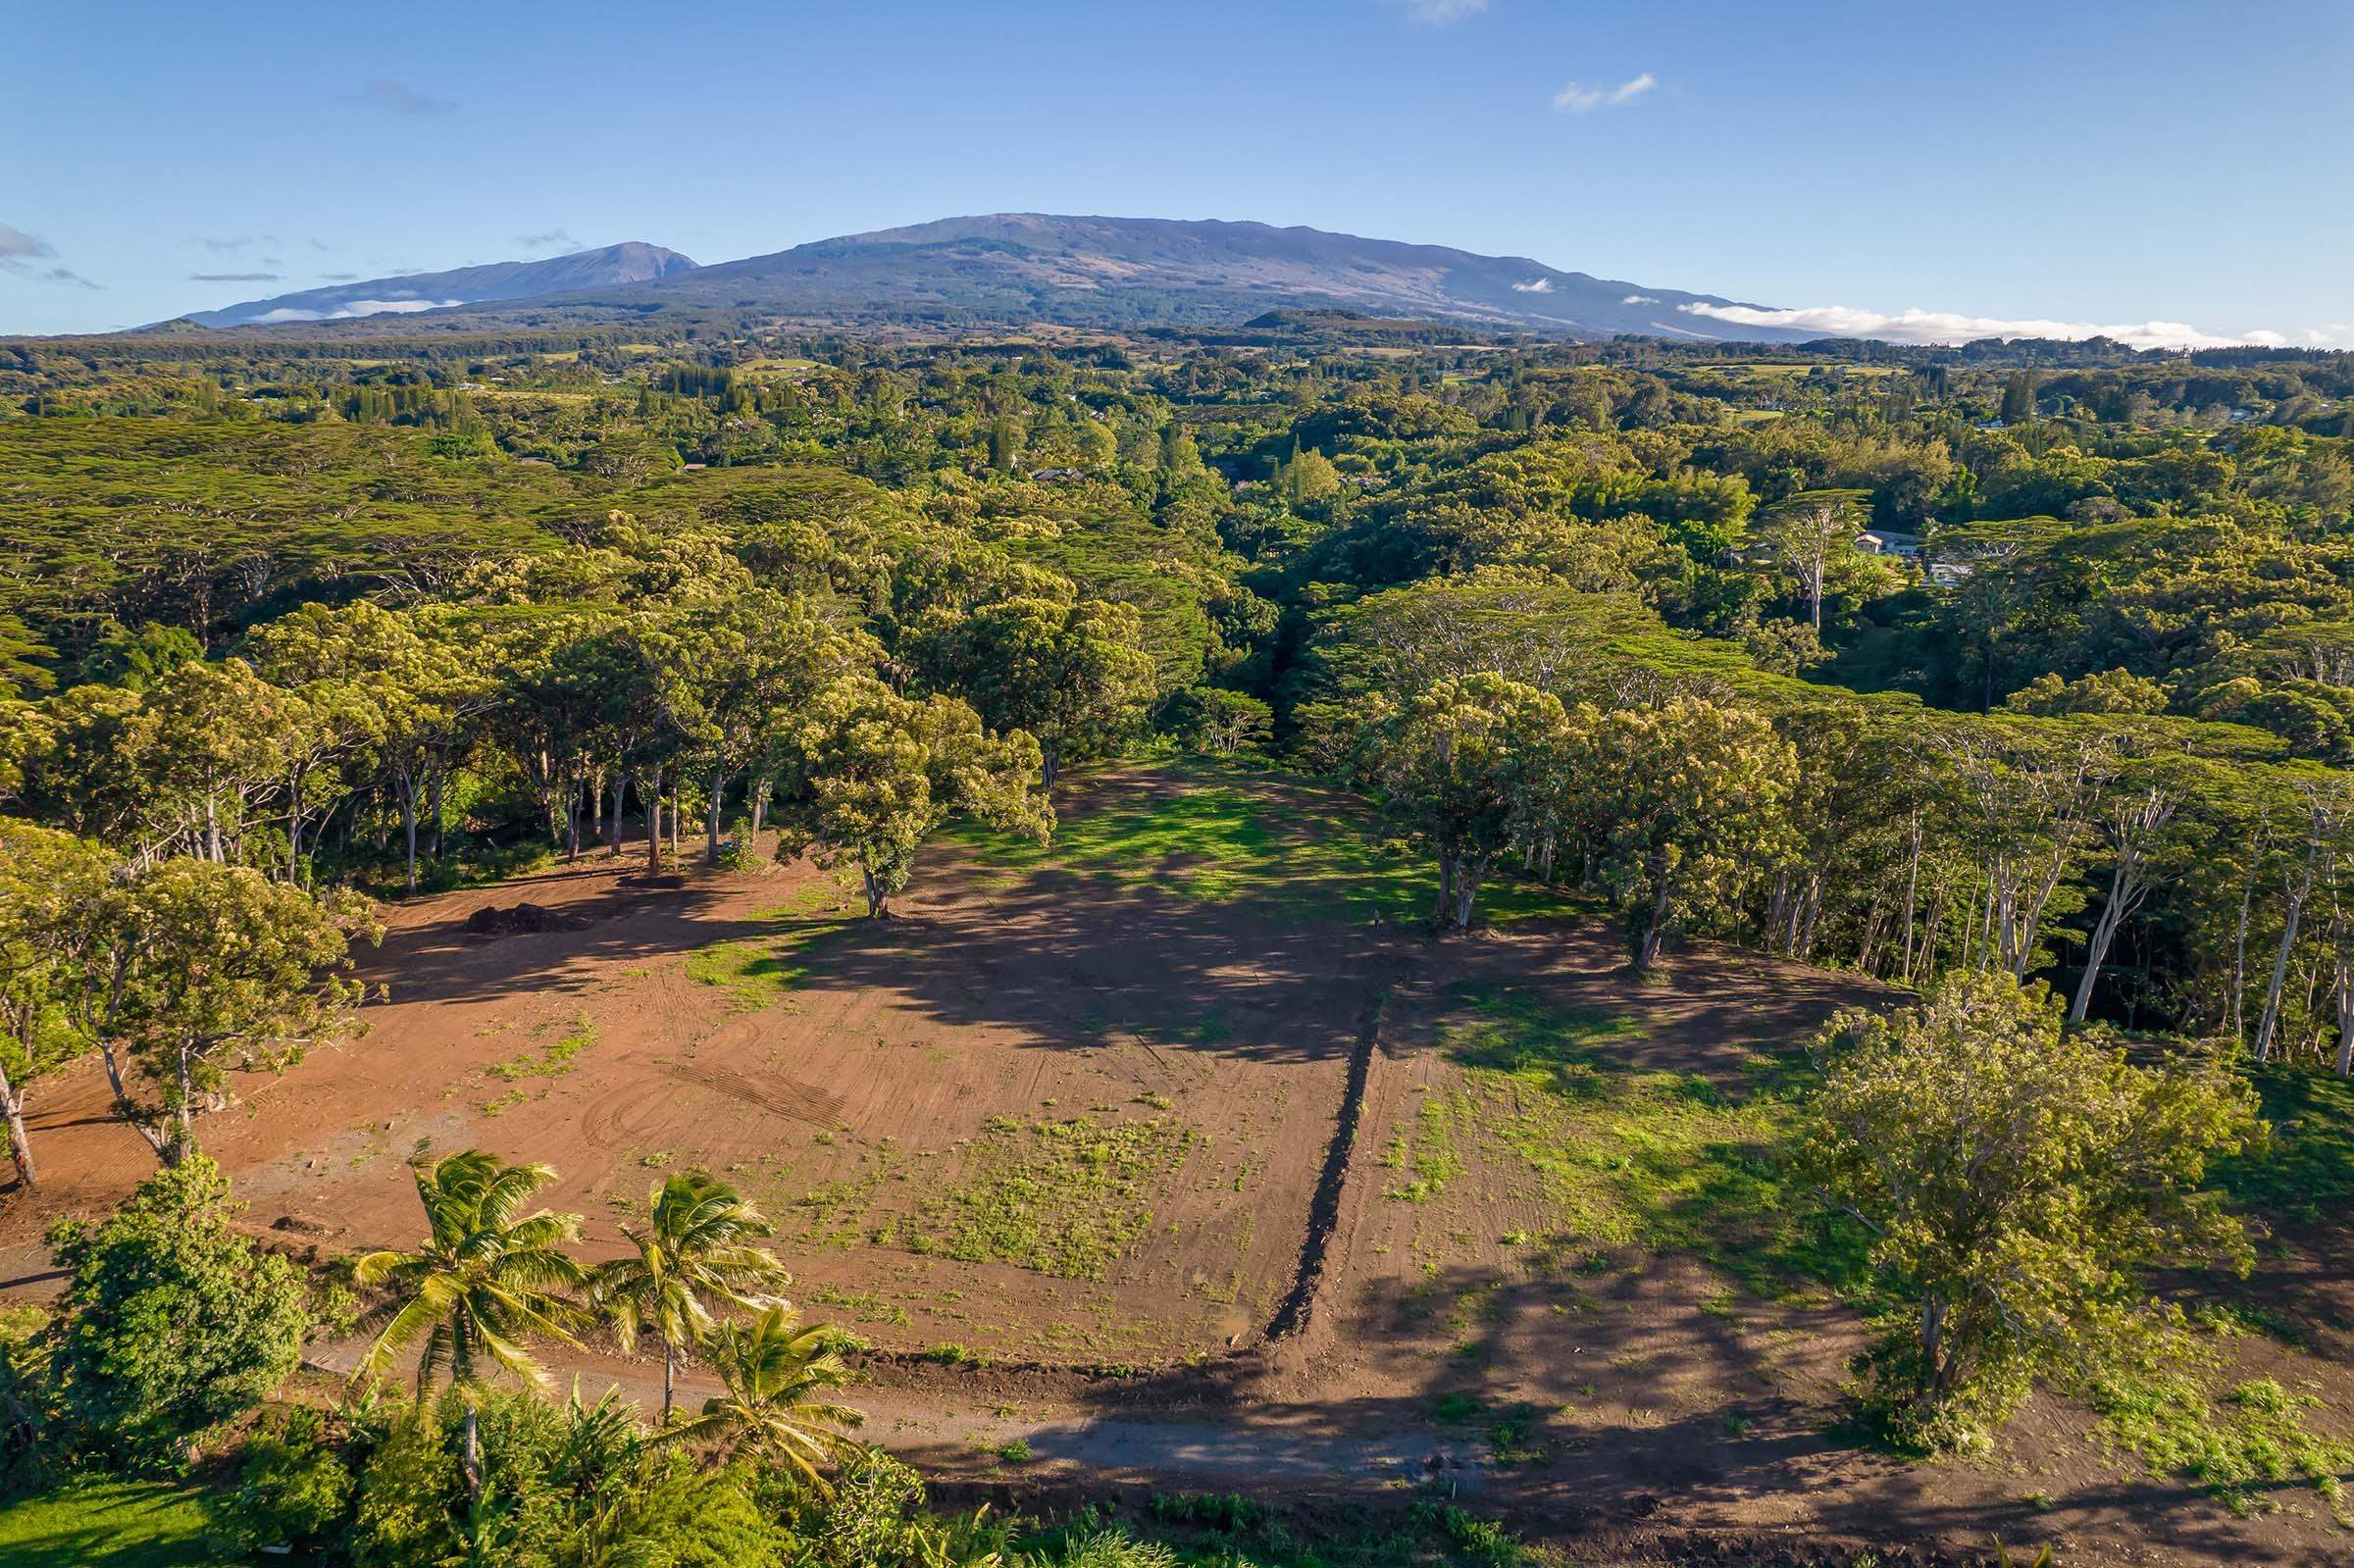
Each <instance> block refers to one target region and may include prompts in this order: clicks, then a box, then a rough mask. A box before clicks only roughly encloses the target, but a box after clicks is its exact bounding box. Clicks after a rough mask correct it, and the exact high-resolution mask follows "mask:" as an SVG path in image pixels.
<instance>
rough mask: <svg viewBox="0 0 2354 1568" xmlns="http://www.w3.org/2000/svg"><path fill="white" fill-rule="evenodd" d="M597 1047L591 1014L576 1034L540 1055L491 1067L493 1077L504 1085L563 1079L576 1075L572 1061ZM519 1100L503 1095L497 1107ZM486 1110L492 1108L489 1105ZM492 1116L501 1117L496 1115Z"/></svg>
mask: <svg viewBox="0 0 2354 1568" xmlns="http://www.w3.org/2000/svg"><path fill="white" fill-rule="evenodd" d="M595 1043H596V1026H595V1025H594V1024H592V1023H590V1022H589V1021H588V1014H587V1013H583V1014H581V1015H580V1016H579V1017H578V1018H576V1019H575V1020H573V1026H572V1033H571V1034H569V1035H566V1036H565V1037H563V1038H561V1039H556V1040H550V1041H549V1042H548V1043H547V1044H544V1045H542V1046H540V1047H539V1048H538V1049H537V1051H525V1052H523V1053H522V1054H521V1055H518V1056H510V1057H508V1058H507V1059H506V1060H505V1061H503V1062H493V1063H491V1064H490V1076H491V1077H492V1078H495V1079H497V1080H498V1081H499V1082H500V1083H502V1084H514V1083H520V1082H521V1081H522V1080H524V1079H527V1078H562V1077H563V1076H564V1075H565V1074H566V1073H569V1072H571V1071H572V1059H573V1058H574V1057H576V1056H578V1055H580V1054H581V1052H583V1051H585V1050H587V1049H588V1047H589V1046H591V1045H593V1044H595ZM514 1099H515V1096H513V1095H501V1096H500V1097H499V1100H498V1101H495V1102H493V1103H505V1104H511V1103H513V1102H514ZM483 1108H484V1109H485V1110H489V1109H490V1107H489V1106H487V1105H486V1106H484V1107H483ZM491 1114H492V1115H494V1116H495V1115H496V1114H498V1113H497V1112H495V1111H492V1112H491Z"/></svg>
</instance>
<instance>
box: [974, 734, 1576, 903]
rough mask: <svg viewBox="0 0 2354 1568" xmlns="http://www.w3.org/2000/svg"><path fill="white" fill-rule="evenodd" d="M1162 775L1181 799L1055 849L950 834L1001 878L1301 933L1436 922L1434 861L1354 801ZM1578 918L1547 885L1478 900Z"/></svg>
mask: <svg viewBox="0 0 2354 1568" xmlns="http://www.w3.org/2000/svg"><path fill="white" fill-rule="evenodd" d="M1158 772H1160V773H1161V774H1162V775H1163V776H1164V777H1166V778H1167V779H1169V781H1170V782H1171V783H1172V784H1177V785H1180V786H1181V787H1179V788H1177V789H1175V790H1172V791H1170V792H1169V793H1166V794H1162V795H1149V794H1146V793H1143V792H1141V791H1140V792H1137V793H1134V794H1129V795H1125V796H1123V797H1121V798H1119V799H1117V800H1115V801H1113V802H1111V803H1110V804H1108V805H1105V806H1102V807H1100V808H1099V809H1096V810H1092V811H1083V812H1074V813H1072V814H1070V815H1068V816H1066V817H1064V818H1063V819H1062V820H1061V822H1060V823H1059V824H1058V825H1057V826H1056V828H1055V832H1054V839H1053V842H1051V843H1049V844H1038V843H1034V842H1032V841H1030V840H1028V839H1024V838H1017V837H1014V836H1011V835H1005V834H1001V833H998V832H996V831H994V830H991V829H988V828H986V827H983V826H980V825H978V824H975V823H972V822H970V821H967V820H964V819H958V820H957V821H956V822H954V823H952V824H950V825H949V827H948V828H947V829H946V830H944V836H946V837H947V838H950V839H952V840H954V841H957V842H960V843H962V844H964V845H965V846H966V847H967V848H968V849H969V850H971V851H972V853H973V855H974V856H975V858H976V859H978V860H979V861H980V862H981V863H982V864H983V865H985V866H991V867H995V868H998V869H1000V870H1007V871H1020V872H1031V873H1038V872H1049V871H1058V872H1062V873H1066V874H1071V875H1077V876H1083V877H1087V878H1089V879H1091V880H1094V881H1097V882H1099V883H1102V884H1106V885H1111V886H1116V887H1134V888H1143V887H1151V888H1152V889H1154V890H1156V891H1158V892H1160V893H1162V894H1164V895H1167V896H1171V897H1176V898H1182V899H1187V900H1191V901H1194V902H1198V903H1207V904H1236V903H1246V902H1247V903H1250V904H1253V905H1255V906H1259V907H1262V908H1266V909H1268V910H1270V911H1272V912H1274V913H1276V914H1278V915H1280V916H1281V917H1282V918H1284V919H1286V920H1290V921H1293V922H1296V923H1298V924H1303V925H1306V924H1321V923H1333V922H1340V923H1353V924H1363V923H1365V922H1367V921H1371V920H1376V919H1379V920H1386V921H1391V922H1395V923H1400V924H1411V923H1415V922H1419V921H1422V920H1425V919H1427V918H1428V917H1429V915H1430V910H1431V905H1432V903H1433V901H1434V900H1435V899H1436V896H1437V889H1438V883H1437V873H1436V869H1435V868H1434V867H1433V866H1432V864H1431V863H1430V861H1429V857H1428V856H1426V855H1423V854H1421V853H1419V852H1417V851H1415V850H1413V849H1411V848H1410V847H1408V846H1407V844H1406V843H1405V842H1404V841H1403V840H1401V839H1398V838H1396V837H1393V836H1390V835H1385V834H1384V833H1383V832H1382V829H1381V824H1380V822H1379V820H1378V819H1377V818H1375V817H1373V816H1372V815H1371V814H1370V813H1368V812H1367V811H1366V810H1364V809H1363V808H1362V807H1361V806H1359V805H1357V804H1356V802H1355V801H1353V800H1351V799H1349V798H1348V797H1346V796H1342V795H1338V794H1334V793H1332V792H1330V791H1327V790H1321V789H1317V788H1315V787H1314V786H1312V785H1309V784H1305V782H1303V781H1299V780H1293V779H1288V778H1284V777H1283V776H1280V775H1272V774H1270V775H1262V777H1265V778H1268V779H1270V780H1272V781H1273V782H1275V783H1277V784H1281V785H1283V786H1285V788H1286V791H1287V792H1286V794H1285V796H1284V797H1283V798H1275V797H1273V796H1272V795H1271V794H1269V793H1267V792H1265V791H1264V790H1261V789H1257V788H1254V787H1252V786H1251V785H1249V784H1246V783H1243V782H1242V781H1243V780H1244V779H1245V778H1246V777H1247V776H1246V775H1244V774H1243V773H1242V772H1241V771H1240V770H1238V769H1236V768H1233V767H1227V766H1221V765H1220V764H1218V763H1215V762H1212V761H1210V760H1208V759H1203V758H1191V759H1186V760H1184V761H1180V762H1174V763H1169V764H1166V765H1163V766H1162V767H1161V768H1159V769H1158ZM1294 791H1296V792H1294ZM1575 907H1576V904H1575V900H1574V899H1573V898H1572V897H1571V895H1570V894H1569V893H1568V892H1567V891H1566V890H1564V889H1561V888H1558V887H1549V886H1546V885H1542V884H1537V883H1527V884H1523V883H1517V882H1511V881H1508V880H1505V879H1502V878H1499V879H1497V880H1495V881H1493V882H1491V883H1490V884H1489V885H1487V886H1486V887H1484V888H1482V890H1481V908H1482V911H1483V913H1485V914H1486V916H1487V917H1488V918H1489V919H1490V920H1491V921H1493V922H1496V923H1498V924H1505V923H1509V922H1510V921H1513V920H1519V919H1525V918H1527V917H1529V916H1532V915H1558V914H1563V913H1567V912H1570V911H1571V910H1573V909H1574V908H1575Z"/></svg>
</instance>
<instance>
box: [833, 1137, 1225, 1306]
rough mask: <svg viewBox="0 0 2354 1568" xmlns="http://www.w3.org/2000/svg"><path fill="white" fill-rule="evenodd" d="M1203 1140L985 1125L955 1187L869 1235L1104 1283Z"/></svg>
mask: <svg viewBox="0 0 2354 1568" xmlns="http://www.w3.org/2000/svg"><path fill="white" fill-rule="evenodd" d="M1201 1141H1202V1136H1201V1135H1200V1134H1199V1133H1196V1132H1194V1131H1192V1130H1191V1129H1189V1128H1186V1127H1183V1126H1181V1125H1179V1124H1178V1123H1177V1122H1175V1121H1172V1120H1170V1119H1168V1118H1165V1117H1157V1116H1156V1117H1152V1118H1150V1119H1148V1120H1143V1121H1125V1120H1122V1121H1090V1120H1086V1119H1084V1118H1076V1117H1075V1118H1072V1119H1071V1120H1069V1121H1061V1122H1034V1123H1031V1124H1030V1125H1029V1126H1027V1127H1025V1126H1023V1125H1022V1124H1020V1123H1018V1122H1015V1121H1013V1120H1011V1119H1010V1118H1006V1117H998V1118H996V1119H994V1120H992V1121H991V1123H990V1124H989V1126H988V1128H987V1130H986V1131H984V1132H983V1134H982V1136H981V1137H979V1138H975V1139H973V1140H972V1141H971V1142H970V1143H968V1144H966V1145H965V1149H964V1162H963V1171H962V1173H961V1181H960V1182H959V1183H958V1185H956V1186H954V1187H951V1188H949V1189H947V1190H945V1191H941V1192H939V1193H937V1194H936V1195H933V1196H929V1197H926V1198H923V1199H921V1200H920V1201H918V1203H917V1204H916V1206H915V1207H914V1208H913V1209H912V1210H910V1211H909V1212H907V1213H906V1214H903V1215H900V1216H898V1217H896V1218H895V1219H893V1220H892V1221H890V1222H889V1223H888V1224H886V1225H884V1226H883V1227H882V1229H881V1230H880V1231H879V1232H878V1233H877V1234H876V1236H875V1238H874V1239H876V1240H878V1241H881V1242H884V1243H886V1244H888V1245H893V1246H902V1247H905V1248H906V1249H907V1250H909V1251H911V1252H917V1253H922V1254H925V1255H929V1256H938V1257H950V1258H957V1259H960V1260H962V1261H964V1262H967V1263H1012V1264H1017V1265H1019V1266H1020V1267H1022V1268H1026V1269H1035V1270H1037V1271H1038V1272H1039V1273H1041V1274H1050V1275H1054V1276H1056V1277H1058V1278H1061V1279H1066V1280H1100V1279H1102V1278H1104V1277H1105V1276H1106V1275H1107V1274H1109V1273H1110V1271H1111V1267H1112V1265H1113V1264H1115V1263H1117V1262H1118V1261H1119V1260H1120V1259H1121V1258H1122V1257H1124V1256H1126V1255H1127V1252H1128V1249H1129V1248H1130V1247H1131V1246H1133V1245H1134V1244H1135V1243H1136V1242H1137V1240H1138V1239H1141V1238H1142V1237H1143V1236H1144V1235H1145V1234H1146V1233H1147V1232H1148V1231H1150V1230H1151V1226H1152V1197H1153V1193H1154V1191H1155V1189H1158V1188H1159V1187H1160V1186H1161V1185H1163V1184H1164V1183H1166V1182H1167V1181H1168V1179H1169V1178H1170V1177H1172V1176H1173V1175H1175V1173H1176V1171H1177V1168H1178V1166H1179V1165H1181V1164H1182V1163H1183V1162H1184V1160H1185V1157H1186V1155H1187V1153H1188V1152H1189V1151H1190V1150H1191V1149H1192V1148H1193V1147H1194V1146H1195V1145H1196V1144H1198V1143H1200V1142H1201Z"/></svg>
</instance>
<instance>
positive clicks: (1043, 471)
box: [1030, 468, 1087, 484]
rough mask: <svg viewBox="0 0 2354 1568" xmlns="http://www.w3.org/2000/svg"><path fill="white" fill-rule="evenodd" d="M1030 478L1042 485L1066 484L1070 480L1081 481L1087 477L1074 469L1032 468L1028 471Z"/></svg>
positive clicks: (1082, 472) (1081, 471)
mask: <svg viewBox="0 0 2354 1568" xmlns="http://www.w3.org/2000/svg"><path fill="white" fill-rule="evenodd" d="M1030 477H1031V478H1032V479H1033V480H1036V481H1039V482H1040V483H1042V484H1066V483H1068V482H1070V481H1072V480H1083V479H1085V478H1087V475H1086V473H1085V472H1084V471H1083V470H1080V469H1075V468H1034V469H1032V470H1031V471H1030Z"/></svg>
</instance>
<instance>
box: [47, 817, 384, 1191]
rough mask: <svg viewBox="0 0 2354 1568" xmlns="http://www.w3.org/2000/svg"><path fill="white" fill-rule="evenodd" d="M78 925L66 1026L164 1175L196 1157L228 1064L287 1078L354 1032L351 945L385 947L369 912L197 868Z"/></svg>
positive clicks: (235, 870)
mask: <svg viewBox="0 0 2354 1568" xmlns="http://www.w3.org/2000/svg"><path fill="white" fill-rule="evenodd" d="M70 918H71V919H73V920H74V921H75V922H76V923H77V926H80V927H81V928H82V930H83V933H84V934H83V935H82V936H80V937H79V938H78V944H79V950H78V953H77V959H76V960H75V962H74V965H73V968H72V970H71V975H72V980H73V985H72V987H71V989H70V990H69V991H68V992H67V994H66V996H65V998H64V1000H65V1006H66V1009H67V1013H68V1016H69V1017H70V1018H71V1019H72V1021H73V1023H74V1025H75V1027H76V1028H77V1030H79V1031H80V1032H81V1034H82V1035H83V1037H85V1038H86V1039H88V1040H90V1041H92V1042H93V1043H95V1045H96V1046H97V1048H98V1052H99V1056H100V1058H101V1059H102V1060H103V1061H104V1063H105V1064H106V1073H107V1081H108V1083H109V1085H110V1086H112V1087H113V1089H114V1093H115V1101H116V1104H117V1105H118V1106H119V1107H120V1108H121V1109H122V1111H123V1115H124V1119H125V1120H126V1121H127V1122H128V1123H129V1124H130V1126H131V1128H132V1129H133V1130H134V1131H136V1132H137V1133H138V1135H139V1136H140V1138H143V1139H144V1140H145V1141H146V1142H147V1144H148V1146H149V1147H151V1148H153V1149H154V1150H155V1152H156V1155H157V1157H158V1158H160V1159H162V1160H163V1161H164V1162H165V1163H167V1164H175V1163H178V1162H179V1160H181V1159H183V1158H185V1157H186V1156H187V1155H188V1154H189V1153H190V1152H192V1151H193V1150H194V1148H195V1146H196V1143H195V1117H196V1113H197V1111H198V1109H199V1108H200V1107H202V1106H203V1105H204V1104H206V1103H207V1102H208V1101H209V1100H211V1099H212V1098H213V1097H214V1096H216V1095H217V1094H218V1093H219V1091H220V1089H221V1087H222V1085H223V1084H224V1083H225V1082H226V1081H227V1077H228V1067H229V1064H230V1062H231V1061H232V1060H233V1061H234V1062H235V1063H236V1065H238V1066H240V1067H262V1068H267V1069H269V1070H270V1071H272V1072H283V1071H285V1070H286V1069H288V1068H290V1067H292V1066H294V1065H295V1064H296V1063H298V1062H300V1061H301V1060H302V1058H303V1056H304V1054H305V1053H306V1052H307V1051H308V1050H309V1048H310V1047H311V1046H312V1045H313V1044H315V1043H317V1042H319V1041H321V1040H327V1039H333V1038H336V1037H341V1036H344V1035H348V1034H350V1033H352V1032H353V1030H354V1029H355V1028H356V1027H357V1025H358V1019H357V1013H358V1008H359V1005H360V1002H361V1000H362V999H363V997H364V995H365V992H366V987H365V986H362V985H361V983H360V982H358V981H356V980H352V979H350V978H348V975H347V973H346V972H347V971H348V970H349V969H350V967H351V963H352V959H351V942H352V939H353V938H354V937H355V936H356V937H364V938H366V939H368V940H372V941H373V940H376V939H378V938H379V937H381V936H382V935H383V928H382V927H381V926H379V925H378V924H377V923H376V920H375V917H374V916H373V914H372V913H370V912H369V910H368V909H367V908H366V906H365V904H364V903H363V902H361V901H358V900H353V899H345V898H335V899H330V900H324V901H323V900H322V899H319V898H314V897H313V896H312V895H311V894H310V893H308V892H305V891H304V890H303V889H301V888H299V887H294V886H290V885H286V884H284V883H276V882H272V881H271V880H270V879H269V878H267V877H265V876H263V875H262V874H261V873H260V872H257V871H251V870H248V869H246V868H245V867H242V866H224V865H216V864H214V863H212V862H210V861H205V860H194V859H177V860H167V861H165V862H163V863H162V864H160V865H157V866H154V867H152V868H150V869H149V870H147V871H146V872H144V873H141V874H139V875H138V876H136V877H134V878H131V879H129V880H128V881H127V882H124V883H122V884H121V885H115V886H111V887H110V888H109V889H108V891H107V893H106V895H105V896H104V897H103V898H101V899H99V900H97V901H96V902H94V903H92V904H90V905H86V906H84V907H82V908H80V909H78V910H77V911H74V912H73V913H72V915H71V917H70ZM133 1066H136V1067H138V1068H139V1069H141V1070H142V1071H143V1073H144V1076H145V1080H146V1083H147V1085H148V1086H150V1087H152V1088H153V1090H154V1091H155V1092H156V1094H157V1096H158V1097H157V1099H155V1100H154V1101H148V1100H146V1099H144V1098H142V1097H141V1094H140V1092H139V1090H138V1089H137V1088H136V1087H134V1086H133V1084H132V1082H131V1078H130V1069H131V1068H132V1067H133Z"/></svg>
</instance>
